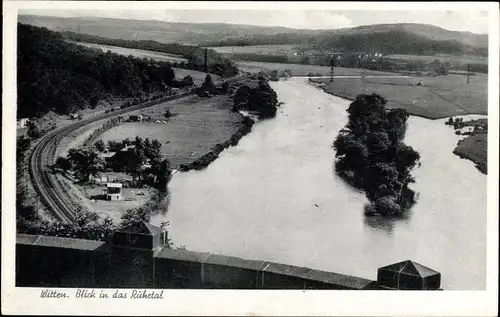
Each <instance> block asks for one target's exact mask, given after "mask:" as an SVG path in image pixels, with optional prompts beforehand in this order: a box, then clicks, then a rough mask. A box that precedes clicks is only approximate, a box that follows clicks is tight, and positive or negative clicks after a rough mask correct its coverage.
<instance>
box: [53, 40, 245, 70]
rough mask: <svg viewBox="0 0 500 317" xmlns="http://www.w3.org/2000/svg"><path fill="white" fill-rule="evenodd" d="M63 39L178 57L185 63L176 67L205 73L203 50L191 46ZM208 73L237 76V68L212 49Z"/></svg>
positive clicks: (208, 55)
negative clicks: (184, 59)
mask: <svg viewBox="0 0 500 317" xmlns="http://www.w3.org/2000/svg"><path fill="white" fill-rule="evenodd" d="M62 35H63V37H64V38H65V39H68V40H71V41H76V42H86V43H93V44H101V45H111V46H119V47H126V48H132V49H141V50H148V51H154V52H161V53H166V54H174V55H180V56H182V57H184V58H186V59H187V62H180V63H177V64H176V66H177V67H182V68H187V69H193V70H199V71H205V49H204V48H201V47H197V46H192V45H181V44H178V43H170V44H165V43H160V42H156V41H144V40H143V41H130V40H122V39H110V38H105V37H100V36H94V35H88V34H78V33H73V32H62ZM207 65H208V72H209V73H212V74H216V75H219V76H221V77H231V76H234V75H237V74H238V68H237V67H236V66H234V65H233V64H232V63H231V61H229V60H228V59H227V58H224V57H223V56H222V55H220V54H219V53H217V52H216V51H214V50H213V49H208V50H207Z"/></svg>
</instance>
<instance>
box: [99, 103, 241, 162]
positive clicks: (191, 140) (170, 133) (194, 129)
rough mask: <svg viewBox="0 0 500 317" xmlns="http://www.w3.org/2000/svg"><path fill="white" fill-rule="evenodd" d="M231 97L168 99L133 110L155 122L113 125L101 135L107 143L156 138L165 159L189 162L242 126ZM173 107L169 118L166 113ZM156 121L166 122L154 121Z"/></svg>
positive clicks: (226, 138)
mask: <svg viewBox="0 0 500 317" xmlns="http://www.w3.org/2000/svg"><path fill="white" fill-rule="evenodd" d="M232 105H233V103H232V100H231V99H230V98H229V97H228V96H227V95H221V96H214V97H212V98H210V99H207V98H201V97H197V96H195V97H192V98H187V99H185V100H182V102H167V103H162V104H159V105H156V106H153V107H149V108H146V109H143V110H138V111H135V112H131V113H129V114H128V115H132V114H142V115H143V116H144V117H145V118H149V117H151V119H152V120H153V121H152V122H130V123H124V124H121V125H119V126H117V127H114V128H112V129H110V130H108V131H106V132H105V133H103V135H102V136H101V138H100V139H102V140H103V141H104V142H108V141H109V140H115V141H121V140H123V139H125V138H131V139H132V138H135V137H136V136H140V137H141V138H150V139H157V140H158V141H160V143H161V145H162V147H161V152H162V156H163V158H166V159H168V160H169V161H170V163H171V166H172V167H174V168H175V167H177V166H179V165H180V164H188V163H191V162H193V161H195V160H196V159H198V158H200V157H201V156H203V155H204V154H205V153H207V152H209V151H210V149H211V148H212V147H213V146H215V145H216V144H218V143H221V142H224V141H226V140H229V139H230V138H231V136H232V135H233V134H234V133H235V132H236V130H237V129H238V128H239V127H240V126H241V120H242V116H241V115H240V114H239V113H234V112H231V111H230V110H229V109H230V108H231V107H232ZM167 110H170V112H171V113H172V117H171V118H169V119H168V120H167V119H166V118H165V117H164V113H165V112H166V111H167ZM156 120H161V121H164V120H165V121H167V123H155V121H156Z"/></svg>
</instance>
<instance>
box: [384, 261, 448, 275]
mask: <svg viewBox="0 0 500 317" xmlns="http://www.w3.org/2000/svg"><path fill="white" fill-rule="evenodd" d="M379 270H380V271H388V272H397V273H399V274H403V275H412V276H419V277H428V276H432V275H436V274H440V273H439V272H437V271H434V270H433V269H430V268H428V267H426V266H423V265H422V264H419V263H417V262H413V261H411V260H406V261H403V262H399V263H395V264H391V265H388V266H384V267H381V268H380V269H379Z"/></svg>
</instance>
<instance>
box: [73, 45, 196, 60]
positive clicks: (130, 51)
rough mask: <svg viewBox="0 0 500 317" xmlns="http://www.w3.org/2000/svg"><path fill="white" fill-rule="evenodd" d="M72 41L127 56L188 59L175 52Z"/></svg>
mask: <svg viewBox="0 0 500 317" xmlns="http://www.w3.org/2000/svg"><path fill="white" fill-rule="evenodd" d="M71 43H74V44H78V45H82V46H85V47H90V48H97V49H100V50H102V51H104V52H107V51H111V52H112V53H116V54H120V55H126V56H129V55H132V56H134V57H138V58H144V57H146V58H152V59H155V60H159V61H165V62H185V61H187V60H186V59H185V58H184V57H182V56H177V55H174V54H167V53H162V52H153V51H146V50H138V49H132V48H126V47H119V46H111V45H102V44H94V43H82V42H71Z"/></svg>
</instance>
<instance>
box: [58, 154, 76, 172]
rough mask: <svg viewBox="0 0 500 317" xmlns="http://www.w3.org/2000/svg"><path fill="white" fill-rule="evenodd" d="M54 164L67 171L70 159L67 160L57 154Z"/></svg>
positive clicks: (69, 167)
mask: <svg viewBox="0 0 500 317" xmlns="http://www.w3.org/2000/svg"><path fill="white" fill-rule="evenodd" d="M56 166H57V167H59V168H60V169H62V170H63V171H68V170H70V169H71V167H72V165H71V161H70V160H68V159H67V158H65V157H62V156H59V157H58V158H57V159H56Z"/></svg>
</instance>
